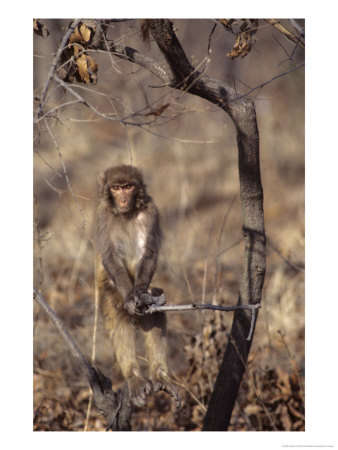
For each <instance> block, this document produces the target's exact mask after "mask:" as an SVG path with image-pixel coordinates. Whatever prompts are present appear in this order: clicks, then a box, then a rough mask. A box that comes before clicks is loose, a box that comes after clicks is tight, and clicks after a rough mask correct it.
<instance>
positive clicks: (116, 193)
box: [110, 183, 137, 214]
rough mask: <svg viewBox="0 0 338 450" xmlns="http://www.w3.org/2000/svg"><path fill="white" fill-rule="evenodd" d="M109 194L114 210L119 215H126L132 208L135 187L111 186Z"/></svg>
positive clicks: (132, 185)
mask: <svg viewBox="0 0 338 450" xmlns="http://www.w3.org/2000/svg"><path fill="white" fill-rule="evenodd" d="M110 193H111V196H112V199H113V201H114V205H115V208H116V209H117V211H118V212H119V213H120V214H124V213H127V212H129V211H131V210H132V209H133V208H134V203H135V195H136V193H137V186H136V185H135V184H131V183H129V184H124V185H122V184H113V185H112V186H111V187H110Z"/></svg>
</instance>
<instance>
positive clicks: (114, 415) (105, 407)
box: [33, 289, 131, 431]
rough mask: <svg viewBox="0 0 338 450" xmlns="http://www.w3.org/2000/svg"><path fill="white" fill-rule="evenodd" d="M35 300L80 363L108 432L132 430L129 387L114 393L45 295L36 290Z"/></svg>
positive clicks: (34, 293) (109, 383) (108, 382)
mask: <svg viewBox="0 0 338 450" xmlns="http://www.w3.org/2000/svg"><path fill="white" fill-rule="evenodd" d="M33 298H34V300H35V301H36V302H37V303H38V304H39V305H40V306H41V308H42V309H43V310H44V311H45V313H46V314H47V316H48V317H49V318H50V319H51V320H52V322H53V323H54V325H55V327H56V329H57V330H58V332H59V333H60V335H61V337H62V338H63V340H64V341H65V343H66V344H67V346H68V347H69V349H70V351H71V354H72V356H73V357H74V359H75V360H76V362H77V363H78V365H79V367H80V369H81V372H82V374H83V375H84V376H85V377H86V378H87V381H88V383H89V385H90V387H91V389H92V391H93V397H94V402H95V404H96V407H97V408H98V410H99V411H100V413H101V414H102V415H103V416H104V417H105V418H106V420H107V422H108V427H107V430H109V429H111V430H113V431H120V430H124V431H128V430H130V416H131V404H130V399H129V391H128V387H127V385H126V384H125V385H124V386H123V388H122V391H120V390H119V391H118V392H114V391H112V389H111V388H112V382H111V380H110V379H109V378H108V377H106V376H105V375H103V373H102V372H101V371H100V370H99V369H98V368H94V367H92V366H91V365H90V364H89V362H88V360H87V358H86V357H85V356H84V355H83V353H82V352H81V350H80V349H79V347H78V346H77V345H76V343H75V341H74V340H73V338H72V337H71V335H70V334H69V333H68V331H67V329H66V327H65V325H64V323H63V322H62V320H61V319H60V318H59V317H58V316H57V315H56V314H55V312H54V311H53V310H52V309H51V307H50V306H49V305H48V304H47V302H46V300H45V299H44V297H43V295H42V294H41V293H40V292H39V291H38V290H36V289H34V291H33Z"/></svg>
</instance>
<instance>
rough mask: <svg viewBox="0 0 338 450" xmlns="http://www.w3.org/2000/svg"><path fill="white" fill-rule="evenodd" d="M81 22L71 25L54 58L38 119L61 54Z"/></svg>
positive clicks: (37, 114)
mask: <svg viewBox="0 0 338 450" xmlns="http://www.w3.org/2000/svg"><path fill="white" fill-rule="evenodd" d="M79 22H80V19H76V20H74V21H73V23H72V24H71V26H70V27H69V29H68V31H67V33H66V34H65V35H64V36H63V39H62V41H61V44H60V46H59V48H58V50H57V52H56V55H55V58H54V60H53V62H52V65H51V67H50V71H49V74H48V78H47V81H46V84H45V87H44V90H43V93H42V96H41V102H40V105H39V108H38V110H37V113H36V117H37V118H38V117H39V116H40V115H41V113H42V109H43V106H44V103H45V100H46V95H47V92H48V89H49V86H50V83H51V81H52V79H53V77H54V74H55V71H56V67H57V65H58V62H59V60H60V57H61V54H62V52H63V50H64V49H65V47H66V45H67V42H68V41H69V37H70V35H71V34H72V33H73V31H74V30H75V28H76V27H77V26H78V24H79Z"/></svg>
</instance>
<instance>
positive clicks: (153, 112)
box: [144, 103, 170, 117]
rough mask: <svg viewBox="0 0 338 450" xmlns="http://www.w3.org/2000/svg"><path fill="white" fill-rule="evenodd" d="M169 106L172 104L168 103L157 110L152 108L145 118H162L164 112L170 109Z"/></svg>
mask: <svg viewBox="0 0 338 450" xmlns="http://www.w3.org/2000/svg"><path fill="white" fill-rule="evenodd" d="M169 105H170V103H166V104H165V105H160V106H159V107H158V108H156V109H153V108H152V109H151V111H150V112H148V113H146V114H144V115H145V117H147V116H156V117H158V116H160V115H161V114H162V113H163V111H165V110H166V109H167V108H168V106H169Z"/></svg>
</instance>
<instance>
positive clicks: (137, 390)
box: [128, 377, 152, 407]
mask: <svg viewBox="0 0 338 450" xmlns="http://www.w3.org/2000/svg"><path fill="white" fill-rule="evenodd" d="M128 387H129V396H130V401H131V402H132V404H133V405H135V406H139V407H141V406H144V405H145V404H146V395H149V394H151V387H152V386H151V384H150V382H149V381H147V380H145V379H144V378H142V377H133V378H131V379H129V380H128Z"/></svg>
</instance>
